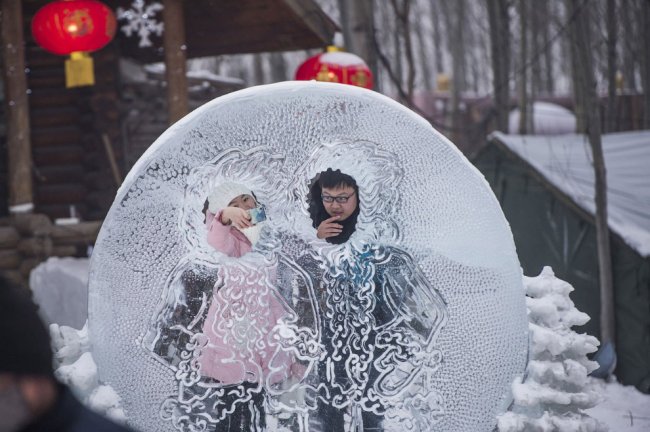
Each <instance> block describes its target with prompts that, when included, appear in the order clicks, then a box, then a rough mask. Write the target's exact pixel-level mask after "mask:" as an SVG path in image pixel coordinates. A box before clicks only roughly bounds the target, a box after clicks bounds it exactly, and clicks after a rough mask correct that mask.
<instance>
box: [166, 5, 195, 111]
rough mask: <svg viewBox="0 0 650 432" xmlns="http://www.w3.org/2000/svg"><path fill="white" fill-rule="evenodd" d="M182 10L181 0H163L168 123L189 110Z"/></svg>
mask: <svg viewBox="0 0 650 432" xmlns="http://www.w3.org/2000/svg"><path fill="white" fill-rule="evenodd" d="M183 12H184V11H183V2H182V1H180V0H165V1H164V8H163V21H164V23H165V29H167V31H165V32H164V33H163V45H164V48H165V75H166V80H167V115H168V121H169V124H172V123H175V122H176V121H177V120H179V119H180V118H181V117H183V116H185V115H186V114H187V113H188V112H189V96H188V93H187V64H186V55H185V21H184V18H183V15H184V13H183Z"/></svg>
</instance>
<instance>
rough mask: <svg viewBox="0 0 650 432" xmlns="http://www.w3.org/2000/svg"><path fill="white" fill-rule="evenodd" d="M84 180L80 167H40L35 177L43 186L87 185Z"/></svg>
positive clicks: (84, 175)
mask: <svg viewBox="0 0 650 432" xmlns="http://www.w3.org/2000/svg"><path fill="white" fill-rule="evenodd" d="M85 179H86V173H85V172H84V169H83V167H82V166H80V165H63V166H51V167H42V168H39V170H38V177H37V181H38V182H39V183H43V184H61V183H78V184H87V183H86V182H85Z"/></svg>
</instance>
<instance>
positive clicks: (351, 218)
mask: <svg viewBox="0 0 650 432" xmlns="http://www.w3.org/2000/svg"><path fill="white" fill-rule="evenodd" d="M358 197H359V187H358V186H357V182H356V181H355V180H354V178H352V177H351V176H349V175H347V174H345V173H342V172H341V171H340V170H332V169H331V168H328V169H327V170H326V171H323V172H321V173H319V174H318V175H317V176H316V177H315V178H314V179H312V181H311V186H310V188H309V196H308V199H309V216H310V217H311V220H312V225H313V227H314V228H316V232H317V234H316V236H317V237H318V238H320V239H324V240H326V241H327V242H328V243H333V244H341V243H345V242H346V241H348V239H349V238H350V236H351V235H352V234H353V233H354V230H355V229H356V225H357V217H358V216H359V211H360V207H361V203H360V202H359V198H358Z"/></svg>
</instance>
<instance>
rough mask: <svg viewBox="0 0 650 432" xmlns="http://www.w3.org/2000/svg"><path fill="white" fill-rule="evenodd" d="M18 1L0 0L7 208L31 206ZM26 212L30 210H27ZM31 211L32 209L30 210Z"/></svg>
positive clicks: (29, 142)
mask: <svg viewBox="0 0 650 432" xmlns="http://www.w3.org/2000/svg"><path fill="white" fill-rule="evenodd" d="M22 4H23V2H21V1H14V0H0V8H1V10H0V12H1V13H0V17H2V18H1V19H2V23H1V25H0V54H1V55H2V63H3V65H4V68H3V71H4V84H5V89H6V94H5V97H4V100H5V101H6V110H5V115H6V117H7V120H6V122H7V155H8V163H7V165H8V167H9V182H8V183H9V187H8V189H9V206H10V210H11V207H12V206H18V205H20V206H31V208H32V209H33V194H32V148H31V141H30V127H29V104H28V100H27V78H26V77H25V49H24V39H23V12H22ZM28 208H29V207H28ZM30 211H31V209H30Z"/></svg>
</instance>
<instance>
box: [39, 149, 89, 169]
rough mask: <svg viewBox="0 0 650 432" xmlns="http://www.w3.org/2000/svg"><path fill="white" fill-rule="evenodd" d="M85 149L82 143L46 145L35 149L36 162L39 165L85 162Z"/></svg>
mask: <svg viewBox="0 0 650 432" xmlns="http://www.w3.org/2000/svg"><path fill="white" fill-rule="evenodd" d="M84 156H85V151H84V149H83V147H81V146H80V145H67V146H60V147H52V148H49V147H46V148H35V149H34V162H35V163H36V165H37V166H39V167H42V166H53V165H76V164H80V163H82V162H83V160H84Z"/></svg>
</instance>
